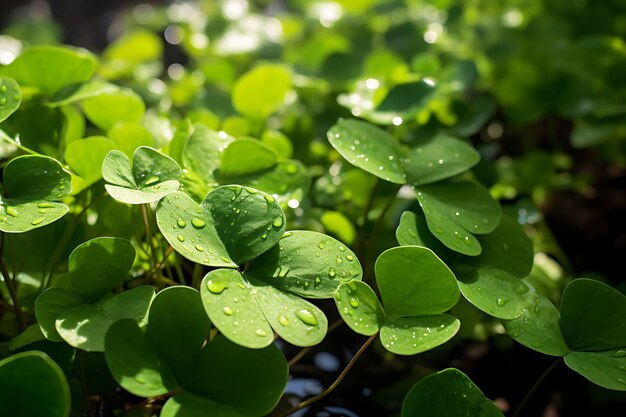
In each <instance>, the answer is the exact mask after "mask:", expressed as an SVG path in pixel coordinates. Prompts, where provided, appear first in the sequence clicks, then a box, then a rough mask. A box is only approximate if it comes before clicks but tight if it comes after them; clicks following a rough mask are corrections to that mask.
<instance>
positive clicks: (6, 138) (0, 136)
mask: <svg viewBox="0 0 626 417" xmlns="http://www.w3.org/2000/svg"><path fill="white" fill-rule="evenodd" d="M0 139H2V140H3V141H5V142H9V143H10V144H11V145H13V146H15V147H16V148H18V149H21V150H22V151H24V152H26V153H29V154H31V155H41V154H40V153H39V152H35V151H33V150H32V149H29V148H27V147H26V146H24V145H22V144H21V143H20V142H18V141H17V140H15V139H13V138H12V137H10V136H7V135H6V134H4V133H3V132H2V133H0Z"/></svg>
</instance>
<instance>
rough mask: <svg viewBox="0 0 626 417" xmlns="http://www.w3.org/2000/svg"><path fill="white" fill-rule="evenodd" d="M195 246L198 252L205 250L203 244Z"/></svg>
mask: <svg viewBox="0 0 626 417" xmlns="http://www.w3.org/2000/svg"><path fill="white" fill-rule="evenodd" d="M195 248H196V250H197V251H198V252H204V247H203V246H202V245H196V246H195Z"/></svg>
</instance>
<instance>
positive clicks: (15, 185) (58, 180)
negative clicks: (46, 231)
mask: <svg viewBox="0 0 626 417" xmlns="http://www.w3.org/2000/svg"><path fill="white" fill-rule="evenodd" d="M70 191H71V175H70V173H69V172H67V171H65V170H64V169H63V167H62V166H61V164H60V163H59V162H58V161H56V160H55V159H53V158H50V157H47V156H39V155H25V156H20V157H17V158H14V159H12V160H11V161H9V163H8V164H7V165H6V167H5V168H4V192H5V196H0V230H1V231H3V232H7V233H23V232H28V231H29V230H32V229H36V228H38V227H43V226H46V225H48V224H50V223H52V222H54V221H56V220H58V219H60V218H61V217H63V216H64V215H65V214H66V213H67V212H68V211H69V207H68V206H66V205H65V204H63V203H60V202H58V200H61V199H63V198H64V197H65V196H67V195H68V194H69V193H70Z"/></svg>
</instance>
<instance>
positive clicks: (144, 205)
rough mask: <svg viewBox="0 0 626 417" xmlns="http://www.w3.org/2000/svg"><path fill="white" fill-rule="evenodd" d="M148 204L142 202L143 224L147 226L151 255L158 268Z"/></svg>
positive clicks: (154, 266)
mask: <svg viewBox="0 0 626 417" xmlns="http://www.w3.org/2000/svg"><path fill="white" fill-rule="evenodd" d="M146 206H147V204H141V206H140V207H141V215H142V217H143V225H144V227H145V228H146V239H147V240H148V246H150V256H151V257H152V266H153V268H156V267H157V265H158V261H157V257H156V250H155V249H154V242H153V241H152V229H151V227H150V221H149V220H148V211H147V210H146Z"/></svg>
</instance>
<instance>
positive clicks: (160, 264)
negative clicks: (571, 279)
mask: <svg viewBox="0 0 626 417" xmlns="http://www.w3.org/2000/svg"><path fill="white" fill-rule="evenodd" d="M172 252H174V248H173V247H172V246H170V247H169V248H167V251H166V252H165V254H164V255H163V259H161V260H160V261H159V262H158V263H157V264H156V265H155V266H154V268H152V269H151V270H150V271H148V274H147V277H148V278H151V277H152V276H153V275H155V274H157V273H158V272H159V271H160V270H161V269H162V268H163V264H164V263H165V261H166V260H167V258H169V256H170V255H171V254H172ZM170 281H171V280H170Z"/></svg>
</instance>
